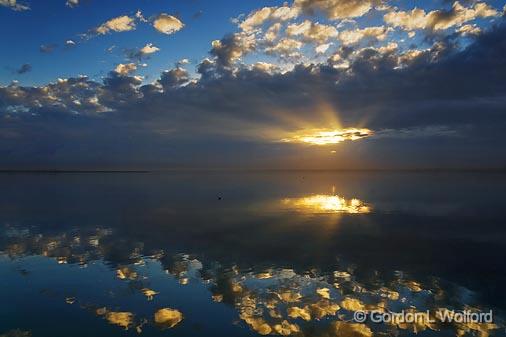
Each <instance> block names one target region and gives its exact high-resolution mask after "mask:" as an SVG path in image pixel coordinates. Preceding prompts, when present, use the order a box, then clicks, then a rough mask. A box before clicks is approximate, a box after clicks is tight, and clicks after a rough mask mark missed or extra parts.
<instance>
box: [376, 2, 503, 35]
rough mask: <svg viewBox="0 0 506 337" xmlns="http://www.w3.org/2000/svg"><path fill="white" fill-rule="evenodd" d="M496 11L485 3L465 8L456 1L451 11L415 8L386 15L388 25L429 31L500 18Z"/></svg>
mask: <svg viewBox="0 0 506 337" xmlns="http://www.w3.org/2000/svg"><path fill="white" fill-rule="evenodd" d="M498 15H499V13H498V11H497V10H496V9H494V8H493V7H491V6H490V5H488V4H486V3H484V2H478V3H475V4H474V6H473V7H464V6H462V5H461V4H460V3H459V2H458V1H456V2H455V3H454V4H453V6H452V8H451V9H449V10H434V11H431V12H428V13H426V12H425V10H423V9H420V8H414V9H412V10H411V11H397V12H389V13H387V14H385V15H384V17H383V18H384V20H385V22H386V23H387V24H389V25H391V26H394V27H400V28H402V29H405V30H415V29H429V30H434V31H436V30H444V29H448V28H450V27H453V26H460V25H462V24H464V23H466V22H469V21H473V20H475V19H477V18H488V17H494V16H498Z"/></svg>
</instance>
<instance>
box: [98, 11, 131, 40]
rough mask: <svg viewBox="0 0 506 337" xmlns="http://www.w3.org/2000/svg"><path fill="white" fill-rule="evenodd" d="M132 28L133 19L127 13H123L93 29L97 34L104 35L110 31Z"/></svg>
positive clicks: (125, 30)
mask: <svg viewBox="0 0 506 337" xmlns="http://www.w3.org/2000/svg"><path fill="white" fill-rule="evenodd" d="M134 29H135V19H134V18H131V17H129V16H128V15H123V16H118V17H116V18H113V19H110V20H108V21H106V22H104V23H103V24H101V25H100V26H98V27H97V28H96V29H95V31H96V33H97V34H99V35H105V34H108V33H110V32H127V31H131V30H134Z"/></svg>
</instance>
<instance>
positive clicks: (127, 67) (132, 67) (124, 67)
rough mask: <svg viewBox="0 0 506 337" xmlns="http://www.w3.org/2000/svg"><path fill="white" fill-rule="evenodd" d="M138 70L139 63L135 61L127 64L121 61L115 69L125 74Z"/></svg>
mask: <svg viewBox="0 0 506 337" xmlns="http://www.w3.org/2000/svg"><path fill="white" fill-rule="evenodd" d="M136 70H137V65H136V64H135V63H127V64H123V63H120V64H118V65H117V66H116V68H115V69H114V71H115V72H117V73H118V74H120V75H123V76H126V75H128V74H130V73H132V72H134V71H136Z"/></svg>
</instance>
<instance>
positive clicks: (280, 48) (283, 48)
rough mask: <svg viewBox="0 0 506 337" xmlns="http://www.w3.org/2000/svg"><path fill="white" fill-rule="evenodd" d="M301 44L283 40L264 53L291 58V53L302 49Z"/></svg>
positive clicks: (291, 40) (295, 41)
mask: <svg viewBox="0 0 506 337" xmlns="http://www.w3.org/2000/svg"><path fill="white" fill-rule="evenodd" d="M302 46H303V43H302V42H300V41H297V40H294V39H289V38H284V39H282V40H280V41H279V42H278V43H277V44H276V45H274V46H272V47H268V48H266V49H265V52H266V53H268V54H278V55H281V56H292V55H294V54H293V52H294V51H297V50H299V49H300V48H302Z"/></svg>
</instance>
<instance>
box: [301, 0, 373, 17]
mask: <svg viewBox="0 0 506 337" xmlns="http://www.w3.org/2000/svg"><path fill="white" fill-rule="evenodd" d="M376 3H378V4H379V3H380V1H376V0H295V2H294V6H295V7H298V8H302V9H303V10H304V11H306V12H309V13H311V14H313V13H314V12H315V11H320V12H322V13H323V14H325V15H326V16H327V17H328V18H329V19H331V20H337V19H347V18H356V17H360V16H363V15H364V14H366V13H367V12H369V11H370V10H371V9H372V8H373V6H374V5H375V4H376Z"/></svg>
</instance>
